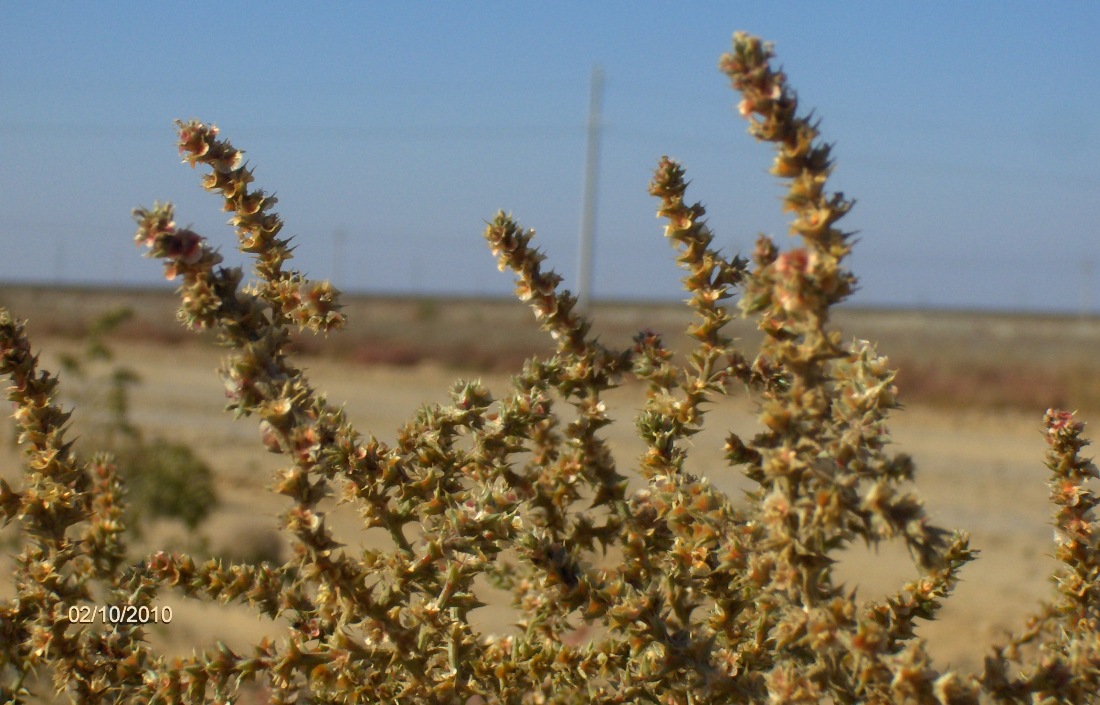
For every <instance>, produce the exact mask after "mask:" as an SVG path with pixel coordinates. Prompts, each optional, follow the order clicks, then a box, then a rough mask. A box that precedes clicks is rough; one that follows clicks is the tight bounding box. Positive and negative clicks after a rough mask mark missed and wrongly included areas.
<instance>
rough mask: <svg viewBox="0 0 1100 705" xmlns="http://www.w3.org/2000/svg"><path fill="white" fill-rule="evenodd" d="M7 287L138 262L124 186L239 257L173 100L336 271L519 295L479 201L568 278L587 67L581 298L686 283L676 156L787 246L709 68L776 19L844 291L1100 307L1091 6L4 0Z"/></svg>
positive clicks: (724, 91) (893, 302)
mask: <svg viewBox="0 0 1100 705" xmlns="http://www.w3.org/2000/svg"><path fill="white" fill-rule="evenodd" d="M0 10H2V15H0V96H2V100H0V130H2V132H3V134H4V135H5V138H6V139H5V149H4V150H3V153H2V156H0V247H3V251H4V255H3V256H2V257H0V281H9V282H10V281H36V282H55V281H64V282H96V283H110V282H119V283H123V284H155V283H157V282H160V283H161V285H165V284H164V282H163V279H162V278H161V274H160V272H161V269H160V265H159V264H158V263H155V262H152V261H149V260H146V259H143V258H142V257H140V252H139V250H138V249H137V248H136V247H135V246H134V244H133V242H132V237H133V231H134V225H133V223H132V221H131V220H130V211H131V209H132V208H134V207H135V206H142V205H146V206H147V205H152V203H153V201H155V200H161V201H164V200H170V201H172V202H174V203H175V204H176V206H177V220H178V221H180V222H181V223H182V224H192V225H193V227H194V228H195V229H196V230H198V231H199V232H201V233H202V234H205V235H207V236H208V237H210V239H211V240H212V241H213V242H214V243H216V244H219V245H220V246H221V247H222V251H223V253H224V254H225V255H226V258H227V260H228V261H229V262H231V263H244V262H246V260H245V259H244V257H243V256H242V255H240V254H239V253H237V252H236V251H235V250H233V249H232V246H233V243H234V242H235V238H234V237H233V234H232V231H231V230H230V229H229V228H228V227H226V226H225V225H224V222H225V219H226V214H225V213H223V212H222V211H221V210H220V202H219V200H218V199H217V198H216V197H215V196H213V195H210V194H206V193H205V192H203V191H202V190H201V188H200V187H199V176H200V173H199V172H198V171H192V170H190V169H188V168H187V167H186V166H184V165H182V164H180V163H179V158H178V155H177V153H176V149H175V146H174V133H173V126H172V121H173V119H175V118H183V119H187V118H192V117H193V118H199V119H202V120H205V121H209V122H213V123H216V124H217V125H218V126H219V127H220V128H221V130H222V134H223V136H226V137H228V138H230V139H231V140H232V141H233V143H234V144H235V145H236V146H238V147H240V148H242V149H244V150H245V151H246V153H247V157H248V158H249V160H250V162H251V163H252V165H253V166H254V167H255V168H256V183H257V185H259V186H261V187H263V188H264V189H266V190H268V191H274V192H275V193H276V195H277V196H278V197H279V199H280V203H279V206H278V211H279V212H280V213H281V214H282V215H283V217H284V219H285V221H286V223H287V228H286V230H284V233H287V234H292V235H294V236H295V242H296V243H297V245H298V250H297V251H296V255H297V257H296V259H295V260H293V262H292V264H294V265H295V266H296V267H298V268H300V269H302V270H304V271H306V272H307V273H308V274H310V275H311V276H314V277H317V278H328V277H332V278H334V279H335V283H336V284H337V285H338V286H339V287H341V288H343V289H346V290H351V291H369V292H386V293H404V292H409V293H460V294H482V295H507V294H508V293H509V292H510V291H511V288H512V282H511V278H510V276H509V275H508V274H504V273H500V272H498V271H497V269H496V267H495V263H494V261H493V258H492V257H491V256H490V254H489V253H488V250H487V249H486V247H485V245H484V241H483V240H482V238H481V232H482V230H483V228H484V221H485V220H487V219H490V218H491V217H492V215H493V214H494V213H495V212H496V210H497V209H504V210H506V211H510V212H512V213H513V214H514V215H515V216H516V218H517V219H518V220H519V221H520V222H521V223H522V224H523V225H524V226H526V227H532V228H535V229H536V230H537V231H538V242H539V243H540V245H541V247H542V248H543V249H544V250H545V251H546V252H547V254H548V255H549V257H550V263H551V264H552V265H553V266H554V268H555V269H556V270H557V271H559V272H560V273H562V274H563V275H564V276H565V278H566V286H570V287H573V286H575V283H576V282H575V277H576V259H577V256H576V250H577V238H578V230H579V224H580V212H581V194H582V181H583V171H584V170H583V163H584V152H585V119H586V112H587V108H588V95H589V76H590V72H591V70H592V66H593V65H594V64H599V65H600V66H602V69H603V71H604V73H605V75H606V82H605V90H604V100H603V125H604V129H603V132H602V147H601V168H600V171H599V183H598V213H597V224H596V246H595V261H594V271H595V279H596V283H595V287H594V291H593V293H594V296H595V297H596V298H669V299H673V298H678V297H679V277H680V274H679V272H678V270H677V268H676V266H675V263H674V261H673V258H672V250H671V248H670V247H669V246H668V244H667V243H666V242H665V241H664V238H663V237H662V223H661V222H660V221H658V220H656V219H655V217H654V214H655V208H656V202H655V200H654V199H652V198H651V197H650V196H649V195H648V194H647V193H646V185H647V183H648V181H649V178H650V176H651V174H652V170H653V168H654V166H655V165H656V163H657V159H658V158H659V157H660V156H661V155H662V154H668V155H670V156H672V157H673V158H676V159H679V160H681V161H682V162H683V163H684V165H685V167H686V169H687V173H688V177H689V178H690V179H692V187H691V188H690V189H689V197H691V198H693V199H696V200H700V201H702V202H703V203H704V204H705V205H706V206H707V209H708V212H709V214H710V221H709V222H710V225H711V227H712V228H713V229H714V231H715V232H716V234H717V239H718V243H719V244H720V246H721V247H722V248H723V250H724V251H726V252H730V253H735V252H741V253H744V254H748V253H749V252H750V251H751V249H752V245H753V242H754V241H755V239H756V235H757V233H758V232H761V231H763V232H768V233H769V234H771V235H773V236H775V237H776V238H777V239H778V240H779V242H780V243H781V245H782V246H786V245H787V243H788V242H790V241H789V239H788V237H787V235H786V225H785V220H784V218H783V216H782V215H781V214H780V213H779V198H780V195H781V193H782V189H781V188H780V186H779V185H778V180H777V179H775V178H773V177H771V176H770V175H768V174H767V168H768V166H769V165H770V161H771V156H770V152H769V151H768V149H767V148H766V147H764V146H761V145H758V144H756V143H755V142H754V141H753V140H752V139H751V138H750V137H749V136H748V135H747V134H746V133H745V124H744V122H743V121H742V120H741V119H740V118H739V117H738V116H737V115H736V113H735V111H734V106H735V104H736V97H735V95H734V94H733V92H732V91H731V90H730V89H729V87H728V85H727V81H726V78H725V77H724V76H723V75H721V74H720V73H719V72H718V71H717V69H716V64H717V60H718V56H719V55H720V54H721V53H722V52H724V51H727V50H728V49H729V46H730V37H731V35H732V33H733V32H734V30H738V29H744V30H746V31H749V32H752V33H754V34H758V35H761V36H762V37H764V38H766V39H769V40H772V41H774V42H775V45H776V50H777V52H778V54H779V58H780V61H781V63H782V64H783V66H784V68H785V70H786V71H787V73H788V75H789V77H790V81H791V84H792V85H793V86H794V87H795V88H796V90H797V91H798V93H799V96H800V99H801V101H802V104H803V106H804V107H806V108H814V109H815V111H816V114H817V115H818V116H819V117H821V118H822V120H823V122H822V130H823V133H824V135H825V137H826V139H828V140H829V141H831V142H834V143H835V144H836V149H835V156H836V159H837V168H836V171H835V173H834V176H833V179H832V185H833V187H834V189H839V190H842V191H844V192H845V194H846V195H848V196H850V197H854V198H855V199H856V200H857V204H856V206H855V208H854V209H853V211H852V213H851V214H850V215H849V216H848V217H847V218H846V219H845V220H844V221H842V224H844V225H845V226H847V227H848V228H849V229H852V230H858V231H859V237H860V242H859V244H858V246H857V249H856V253H855V254H854V255H853V257H852V258H851V260H850V264H851V266H852V268H853V269H854V270H855V271H856V273H857V275H858V276H859V278H860V286H861V288H860V291H859V292H858V293H857V294H856V296H855V297H854V298H853V299H852V302H853V303H855V304H861V305H888V306H948V307H974V308H992V309H1028V310H1063V311H1069V312H1076V311H1079V310H1081V309H1082V308H1088V309H1089V310H1092V311H1100V239H1098V238H1097V235H1098V228H1097V213H1098V212H1100V208H1098V206H1100V176H1098V174H1100V169H1098V166H1100V127H1098V125H1097V120H1098V116H1100V3H1095V2H1083V1H1082V2H1061V3H1049V2H1032V3H1021V2H996V3H995V2H976V1H975V2H920V3H894V2H850V3H822V2H780V3H768V2H754V3H744V2H699V3H691V2H684V3H673V2H605V1H601V0H589V1H587V2H564V1H562V2H516V1H511V2H461V3H460V2H447V3H444V2H437V3H419V2H385V3H383V2H360V3H350V2H348V3H335V2H334V3H259V2H257V3H196V2H188V3H156V2H142V3H123V2H113V3H77V2H71V3H48V2H45V3H39V2H35V3H30V2H15V1H8V0H0Z"/></svg>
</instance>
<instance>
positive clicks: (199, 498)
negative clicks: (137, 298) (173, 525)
mask: <svg viewBox="0 0 1100 705" xmlns="http://www.w3.org/2000/svg"><path fill="white" fill-rule="evenodd" d="M132 315H133V311H132V310H131V309H128V308H121V309H117V310H115V311H110V312H108V313H106V314H104V315H103V316H101V317H100V318H99V319H97V320H96V321H95V322H93V323H92V325H91V327H90V328H89V330H88V334H87V337H88V341H87V346H86V347H85V349H84V350H83V351H82V353H81V354H80V355H73V354H64V355H62V356H61V368H62V370H63V371H64V372H65V373H67V375H68V379H69V388H68V391H69V392H70V394H72V396H73V400H74V402H75V404H76V406H77V408H78V409H79V410H80V412H82V417H81V429H82V430H83V431H84V432H85V434H87V436H90V437H91V438H92V439H93V440H92V441H91V444H92V448H91V450H92V451H102V452H108V453H111V454H112V455H113V456H114V463H115V465H116V466H117V467H118V472H119V475H120V476H121V477H122V478H123V480H124V481H125V484H126V487H127V490H128V492H127V496H128V499H129V510H130V515H129V517H128V521H127V523H128V525H129V526H130V527H131V529H132V530H133V531H134V533H135V534H136V535H140V534H141V526H142V525H143V524H144V523H146V522H148V521H149V520H151V519H165V518H167V519H179V520H181V521H182V522H183V523H184V524H185V525H186V526H187V528H188V529H190V530H191V531H194V530H195V529H196V528H197V527H198V525H199V524H200V523H202V521H203V520H204V519H206V518H207V517H208V516H209V515H210V513H211V512H212V511H213V510H214V509H215V508H216V507H217V506H218V495H217V491H216V489H215V487H214V475H213V472H212V471H211V469H210V467H209V466H208V465H207V464H206V463H204V462H203V461H202V459H201V458H199V457H198V456H197V455H196V454H195V452H194V451H193V450H192V449H191V448H189V447H188V446H186V445H183V444H180V443H173V442H170V441H167V440H165V439H163V438H153V439H152V440H147V439H146V437H145V435H144V434H143V433H142V430H141V428H140V427H139V426H138V425H137V424H135V423H134V422H133V421H132V420H131V418H130V391H129V390H130V387H132V386H134V385H137V384H140V383H141V378H140V377H139V376H138V375H137V373H136V372H134V371H133V370H132V369H130V368H129V367H125V366H123V365H119V364H115V363H114V360H115V355H114V351H113V350H112V349H111V347H110V345H108V341H107V337H108V336H109V335H110V333H111V332H112V331H114V330H115V329H116V328H117V327H118V326H119V325H121V324H122V323H124V322H126V321H127V320H129V319H130V318H131V317H132ZM73 382H76V384H73Z"/></svg>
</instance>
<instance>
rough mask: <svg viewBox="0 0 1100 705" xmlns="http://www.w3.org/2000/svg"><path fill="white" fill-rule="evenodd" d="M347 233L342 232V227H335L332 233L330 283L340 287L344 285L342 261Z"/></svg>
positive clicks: (343, 259)
mask: <svg viewBox="0 0 1100 705" xmlns="http://www.w3.org/2000/svg"><path fill="white" fill-rule="evenodd" d="M347 236H348V234H347V233H346V232H344V228H343V227H339V228H336V230H335V231H334V232H333V233H332V285H333V286H335V287H337V288H340V287H342V286H344V285H345V282H344V261H345V257H346V255H345V252H344V245H345V243H346V241H347Z"/></svg>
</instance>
